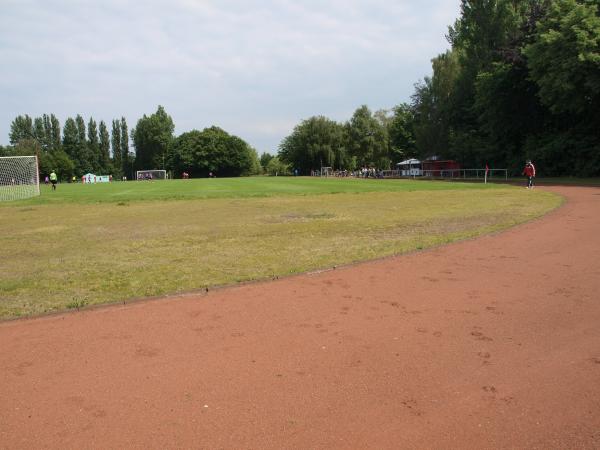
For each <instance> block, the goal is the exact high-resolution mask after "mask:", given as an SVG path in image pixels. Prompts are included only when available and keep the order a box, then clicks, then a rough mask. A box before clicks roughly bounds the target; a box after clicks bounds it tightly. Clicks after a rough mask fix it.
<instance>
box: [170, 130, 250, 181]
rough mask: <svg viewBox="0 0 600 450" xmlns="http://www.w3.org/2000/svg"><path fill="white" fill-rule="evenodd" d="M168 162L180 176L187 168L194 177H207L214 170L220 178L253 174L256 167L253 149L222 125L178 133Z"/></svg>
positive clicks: (176, 174)
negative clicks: (222, 127) (225, 129)
mask: <svg viewBox="0 0 600 450" xmlns="http://www.w3.org/2000/svg"><path fill="white" fill-rule="evenodd" d="M168 165H169V169H171V170H173V171H174V172H175V176H177V177H180V176H181V174H182V173H183V172H184V171H185V172H187V173H188V174H190V176H192V177H205V176H207V175H208V174H209V173H211V172H212V173H213V174H214V175H217V176H219V177H235V176H240V175H249V174H251V173H252V170H253V166H254V164H253V158H252V148H251V147H250V146H249V145H248V144H247V143H246V142H245V141H243V140H242V139H240V138H239V137H237V136H232V135H230V134H229V133H227V132H226V131H224V130H222V129H221V128H219V127H210V128H205V129H204V130H202V131H198V130H192V131H189V132H187V133H183V134H182V135H180V136H178V137H177V138H176V139H175V140H174V141H173V143H172V147H171V152H170V154H169V161H168Z"/></svg>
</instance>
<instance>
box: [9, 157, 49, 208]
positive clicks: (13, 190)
mask: <svg viewBox="0 0 600 450" xmlns="http://www.w3.org/2000/svg"><path fill="white" fill-rule="evenodd" d="M36 195H40V183H39V176H38V162H37V157H36V156H4V157H0V201H8V200H22V199H25V198H30V197H35V196H36Z"/></svg>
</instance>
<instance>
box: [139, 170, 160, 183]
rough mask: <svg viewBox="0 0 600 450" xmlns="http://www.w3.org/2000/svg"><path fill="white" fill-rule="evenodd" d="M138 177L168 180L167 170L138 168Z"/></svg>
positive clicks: (140, 178)
mask: <svg viewBox="0 0 600 450" xmlns="http://www.w3.org/2000/svg"><path fill="white" fill-rule="evenodd" d="M135 175H136V179H137V180H138V181H140V180H166V179H167V171H166V170H138V171H137V172H136V173H135Z"/></svg>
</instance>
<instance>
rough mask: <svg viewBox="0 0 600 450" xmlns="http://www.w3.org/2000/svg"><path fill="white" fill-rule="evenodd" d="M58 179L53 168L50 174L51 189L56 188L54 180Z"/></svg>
mask: <svg viewBox="0 0 600 450" xmlns="http://www.w3.org/2000/svg"><path fill="white" fill-rule="evenodd" d="M57 181H58V177H57V176H56V172H55V171H54V170H53V171H52V173H51V174H50V183H52V190H53V191H55V190H56V182H57Z"/></svg>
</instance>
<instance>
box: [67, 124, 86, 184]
mask: <svg viewBox="0 0 600 450" xmlns="http://www.w3.org/2000/svg"><path fill="white" fill-rule="evenodd" d="M62 147H63V150H64V151H65V153H66V154H67V155H68V156H69V158H71V160H72V161H73V171H74V173H75V174H77V176H78V177H79V176H81V175H83V171H82V167H81V161H80V155H79V149H80V145H79V133H78V130H77V123H76V122H75V120H73V119H72V118H71V117H69V118H67V120H65V126H64V128H63V140H62Z"/></svg>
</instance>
